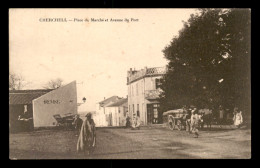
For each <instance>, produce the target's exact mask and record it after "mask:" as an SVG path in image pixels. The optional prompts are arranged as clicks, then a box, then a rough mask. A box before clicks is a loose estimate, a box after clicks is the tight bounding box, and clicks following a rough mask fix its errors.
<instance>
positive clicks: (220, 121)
mask: <svg viewBox="0 0 260 168" xmlns="http://www.w3.org/2000/svg"><path fill="white" fill-rule="evenodd" d="M224 114H225V110H224V108H223V107H222V106H221V105H220V106H219V124H221V125H223V124H224Z"/></svg>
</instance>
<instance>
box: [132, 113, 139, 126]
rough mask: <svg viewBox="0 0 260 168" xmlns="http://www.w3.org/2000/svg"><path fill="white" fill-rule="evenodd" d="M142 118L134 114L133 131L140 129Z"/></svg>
mask: <svg viewBox="0 0 260 168" xmlns="http://www.w3.org/2000/svg"><path fill="white" fill-rule="evenodd" d="M140 125H141V123H140V118H139V117H138V116H137V115H136V114H135V113H134V114H133V122H132V129H136V128H137V129H140Z"/></svg>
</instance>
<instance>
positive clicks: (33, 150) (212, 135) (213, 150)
mask: <svg viewBox="0 0 260 168" xmlns="http://www.w3.org/2000/svg"><path fill="white" fill-rule="evenodd" d="M76 143H77V137H76V136H75V132H73V131H64V130H41V131H35V132H32V133H19V134H10V155H9V156H10V159H186V158H194V159H196V158H198V159H199V158H250V157H251V131H250V130H249V129H247V130H243V129H240V130H233V129H216V128H215V129H212V130H211V131H208V130H207V131H200V137H199V138H193V135H191V134H188V133H187V132H185V131H177V130H174V131H171V130H168V129H167V128H163V127H161V126H153V127H142V128H141V130H130V129H123V128H101V129H97V148H96V150H95V153H94V154H93V155H92V156H82V155H79V154H77V153H76Z"/></svg>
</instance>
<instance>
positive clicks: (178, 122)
mask: <svg viewBox="0 0 260 168" xmlns="http://www.w3.org/2000/svg"><path fill="white" fill-rule="evenodd" d="M185 117H186V113H185V111H184V110H183V109H176V110H170V111H166V112H164V113H163V120H164V124H166V125H167V126H168V127H169V128H170V129H171V130H173V129H175V128H177V129H178V130H181V129H182V127H183V126H185V125H186V118H185Z"/></svg>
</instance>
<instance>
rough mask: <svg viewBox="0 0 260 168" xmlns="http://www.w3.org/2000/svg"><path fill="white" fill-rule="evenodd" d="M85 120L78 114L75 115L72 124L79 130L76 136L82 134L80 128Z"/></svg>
mask: <svg viewBox="0 0 260 168" xmlns="http://www.w3.org/2000/svg"><path fill="white" fill-rule="evenodd" d="M82 123H83V120H82V119H81V118H80V117H79V115H78V114H76V115H75V119H74V121H73V123H72V125H73V126H74V129H75V130H76V131H77V133H76V136H78V135H79V134H80V129H81V126H82Z"/></svg>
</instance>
